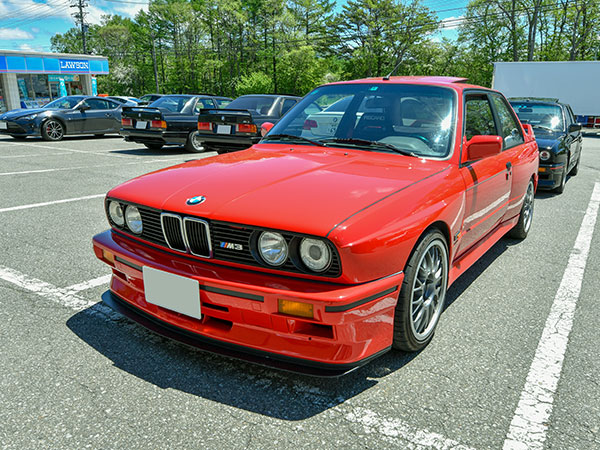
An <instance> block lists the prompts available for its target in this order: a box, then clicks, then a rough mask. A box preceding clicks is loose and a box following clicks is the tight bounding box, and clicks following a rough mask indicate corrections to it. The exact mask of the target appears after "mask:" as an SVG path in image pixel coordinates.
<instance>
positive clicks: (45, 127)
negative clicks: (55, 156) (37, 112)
mask: <svg viewBox="0 0 600 450" xmlns="http://www.w3.org/2000/svg"><path fill="white" fill-rule="evenodd" d="M64 135H65V127H64V126H63V124H62V123H60V122H59V121H58V120H54V119H48V120H46V121H45V122H44V123H43V124H42V139H44V140H45V141H60V140H61V139H62V138H63V137H64Z"/></svg>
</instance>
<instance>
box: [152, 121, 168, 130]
mask: <svg viewBox="0 0 600 450" xmlns="http://www.w3.org/2000/svg"><path fill="white" fill-rule="evenodd" d="M150 126H151V127H152V128H167V122H165V121H164V120H153V121H152V122H150Z"/></svg>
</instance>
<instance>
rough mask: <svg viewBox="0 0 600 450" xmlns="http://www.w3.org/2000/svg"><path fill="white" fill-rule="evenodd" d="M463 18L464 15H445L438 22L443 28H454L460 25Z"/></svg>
mask: <svg viewBox="0 0 600 450" xmlns="http://www.w3.org/2000/svg"><path fill="white" fill-rule="evenodd" d="M464 19H465V16H458V17H454V16H453V17H446V18H445V19H444V20H442V21H441V23H440V28H444V29H445V30H454V29H456V28H458V27H459V26H460V24H461V23H462V21H463V20H464Z"/></svg>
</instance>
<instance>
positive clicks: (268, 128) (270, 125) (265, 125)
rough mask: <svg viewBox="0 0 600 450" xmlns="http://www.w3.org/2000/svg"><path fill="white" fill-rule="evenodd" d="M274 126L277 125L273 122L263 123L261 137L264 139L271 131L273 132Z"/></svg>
mask: <svg viewBox="0 0 600 450" xmlns="http://www.w3.org/2000/svg"><path fill="white" fill-rule="evenodd" d="M274 126H275V124H274V123H273V122H265V123H263V124H262V126H261V127H260V135H261V136H263V137H264V136H265V135H266V134H267V133H268V132H269V131H271V128H273V127H274Z"/></svg>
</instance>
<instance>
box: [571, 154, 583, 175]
mask: <svg viewBox="0 0 600 450" xmlns="http://www.w3.org/2000/svg"><path fill="white" fill-rule="evenodd" d="M580 161H581V153H580V154H579V156H578V158H577V162H576V163H575V167H573V168H572V169H571V172H569V175H571V176H572V177H574V176H575V175H577V174H578V173H579V163H580Z"/></svg>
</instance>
